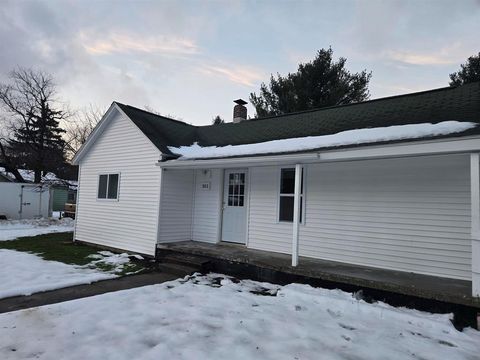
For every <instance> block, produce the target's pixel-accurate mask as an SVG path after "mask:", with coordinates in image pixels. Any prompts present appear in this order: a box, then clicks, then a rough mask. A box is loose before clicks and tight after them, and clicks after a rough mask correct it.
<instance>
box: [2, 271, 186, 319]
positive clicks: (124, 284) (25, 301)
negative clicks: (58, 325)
mask: <svg viewBox="0 0 480 360" xmlns="http://www.w3.org/2000/svg"><path fill="white" fill-rule="evenodd" d="M184 275H187V274H184ZM179 277H183V276H182V275H179V274H171V273H166V272H151V273H146V274H139V275H130V276H125V277H121V278H117V279H111V280H104V281H98V282H95V283H91V284H85V285H77V286H71V287H66V288H63V289H57V290H52V291H45V292H40V293H36V294H32V295H29V296H15V297H11V298H6V299H1V300H0V313H5V312H9V311H15V310H22V309H27V308H31V307H36V306H42V305H49V304H55V303H59V302H63V301H68V300H74V299H80V298H85V297H89V296H94V295H100V294H105V293H109V292H113V291H119V290H126V289H132V288H136V287H141V286H146V285H154V284H160V283H163V282H166V281H170V280H175V279H178V278H179Z"/></svg>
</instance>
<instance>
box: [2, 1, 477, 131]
mask: <svg viewBox="0 0 480 360" xmlns="http://www.w3.org/2000/svg"><path fill="white" fill-rule="evenodd" d="M0 4H1V6H0V44H1V50H0V80H1V79H2V78H3V79H5V76H6V74H7V73H8V71H9V70H11V69H12V68H14V67H16V66H25V67H35V68H38V69H42V70H46V71H48V72H50V73H51V74H52V75H54V77H55V79H56V82H57V84H58V88H59V97H60V98H61V99H62V100H63V101H65V102H68V103H69V104H70V105H71V106H72V107H73V108H79V107H83V106H88V105H89V104H94V105H96V106H99V107H107V106H108V105H109V104H110V103H111V102H112V101H114V100H116V101H120V102H123V103H127V104H130V105H134V106H137V107H145V106H148V107H150V108H152V109H155V110H157V111H159V112H161V113H162V114H165V115H167V114H170V115H174V116H176V117H178V118H181V119H183V120H184V121H186V122H189V123H193V124H209V123H211V120H212V118H213V117H214V116H215V115H217V114H219V115H221V116H222V117H223V118H225V119H228V120H229V119H231V116H232V114H231V113H232V106H233V103H232V100H234V99H237V98H243V99H245V100H248V97H249V94H250V92H252V91H258V89H259V85H260V83H261V82H262V81H267V80H268V78H269V76H270V74H271V73H277V72H279V73H281V74H286V73H288V72H293V71H295V70H296V68H297V65H298V63H299V62H302V61H308V60H310V59H312V58H313V57H314V56H315V53H316V51H317V50H318V49H320V48H325V47H328V46H332V48H333V50H334V54H335V56H337V57H338V56H343V57H346V58H347V59H348V61H347V67H348V68H349V69H350V70H351V71H361V70H362V69H367V70H371V71H372V72H373V77H372V80H371V84H370V90H371V94H372V98H377V97H382V96H388V95H394V94H401V93H406V92H412V91H419V90H425V89H431V88H435V87H442V86H446V85H448V80H449V79H448V74H449V73H451V72H453V71H456V70H457V69H458V68H459V64H460V63H463V62H464V61H465V60H466V58H467V57H468V56H471V55H473V54H477V53H478V52H479V51H480V41H479V38H478V34H480V0H458V1H441V0H437V1H422V0H416V1H373V0H369V1H274V0H270V1H269V0H264V1H88V0H87V1H86V0H83V1H73V0H64V1H54V0H50V1H26V0H11V1H10V0H0ZM249 114H250V115H253V114H254V111H253V109H252V108H251V107H250V108H249Z"/></svg>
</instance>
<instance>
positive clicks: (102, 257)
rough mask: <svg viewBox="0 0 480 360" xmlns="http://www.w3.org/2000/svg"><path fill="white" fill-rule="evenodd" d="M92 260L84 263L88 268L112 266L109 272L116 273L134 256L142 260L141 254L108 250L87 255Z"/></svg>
mask: <svg viewBox="0 0 480 360" xmlns="http://www.w3.org/2000/svg"><path fill="white" fill-rule="evenodd" d="M88 257H89V258H90V259H92V261H91V262H90V263H88V264H87V265H86V267H89V268H96V267H98V266H100V267H105V266H107V267H109V268H112V269H111V270H110V272H112V273H114V274H117V273H121V272H122V271H123V270H124V268H125V265H127V264H129V263H130V260H131V258H135V259H137V260H143V259H144V258H143V256H140V255H136V254H134V255H130V254H127V253H121V254H114V253H112V252H110V251H99V252H98V253H97V254H92V255H89V256H88ZM130 274H132V273H127V274H126V275H130Z"/></svg>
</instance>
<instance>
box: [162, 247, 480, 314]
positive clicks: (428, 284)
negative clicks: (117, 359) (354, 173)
mask: <svg viewBox="0 0 480 360" xmlns="http://www.w3.org/2000/svg"><path fill="white" fill-rule="evenodd" d="M172 252H173V253H176V254H179V253H180V254H188V255H197V256H203V257H206V258H209V259H211V260H212V261H214V262H215V261H223V262H228V263H229V264H230V265H231V266H238V265H243V266H251V267H252V266H253V267H256V268H258V269H259V270H257V271H266V272H270V273H272V272H275V273H282V274H287V277H288V275H290V277H296V276H298V277H306V278H310V279H318V280H319V281H320V282H322V281H323V282H328V283H331V284H333V285H334V286H335V284H345V285H346V287H343V288H344V289H346V290H347V291H349V289H350V288H352V289H355V288H361V289H374V290H379V291H382V292H389V293H394V294H400V295H405V296H410V297H415V298H421V299H426V300H434V301H439V302H445V303H449V304H456V305H463V306H468V307H474V308H477V309H480V299H479V298H474V297H472V296H471V291H472V288H471V282H470V281H464V280H455V279H448V278H442V277H436V276H428V275H420V274H414V273H408V272H403V271H393V270H383V269H377V268H372V267H367V266H358V265H351V264H346V263H341V262H335V261H327V260H320V259H312V258H305V257H300V258H299V265H298V266H297V267H292V266H291V256H290V255H286V254H279V253H273V252H268V251H261V250H254V249H247V248H246V247H245V246H243V245H236V244H229V243H219V244H207V243H201V242H194V241H185V242H177V243H165V244H159V245H158V247H157V256H159V257H161V256H162V255H165V254H168V253H172ZM227 266H229V265H227ZM224 268H225V267H224ZM270 278H271V276H270ZM265 281H269V280H265Z"/></svg>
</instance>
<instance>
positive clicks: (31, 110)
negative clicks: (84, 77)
mask: <svg viewBox="0 0 480 360" xmlns="http://www.w3.org/2000/svg"><path fill="white" fill-rule="evenodd" d="M55 95H56V94H55V84H54V81H53V78H52V76H51V75H49V74H47V73H45V72H42V71H35V70H32V69H25V68H17V69H15V70H13V71H12V72H11V73H10V76H9V82H8V83H4V84H0V106H2V107H3V109H4V110H5V112H6V113H7V116H8V119H9V120H10V121H9V126H10V129H11V137H10V138H9V139H7V141H6V142H5V141H4V143H3V145H2V149H3V150H2V151H1V153H0V156H1V157H2V158H1V159H0V160H2V161H3V162H4V163H7V164H9V166H11V167H14V168H16V169H18V167H19V166H23V167H26V168H29V169H31V170H33V171H34V173H35V179H34V181H35V182H40V181H41V177H42V172H47V171H54V170H55V168H56V167H57V166H59V165H60V164H62V163H63V162H64V146H65V142H64V140H63V136H62V135H63V133H64V132H65V131H64V130H63V129H61V128H60V126H59V123H60V121H62V120H64V119H66V118H68V116H69V114H68V113H67V112H66V111H65V110H62V109H60V105H59V104H58V103H57V101H56V99H55Z"/></svg>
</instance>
